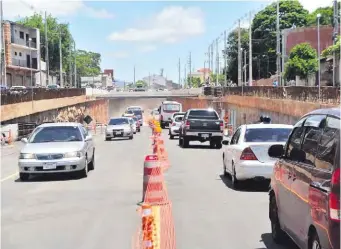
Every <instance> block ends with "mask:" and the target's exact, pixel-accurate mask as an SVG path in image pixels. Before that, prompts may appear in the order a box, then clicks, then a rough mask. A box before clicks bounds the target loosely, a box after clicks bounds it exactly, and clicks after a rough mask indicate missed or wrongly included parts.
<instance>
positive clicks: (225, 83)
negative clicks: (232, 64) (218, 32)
mask: <svg viewBox="0 0 341 249" xmlns="http://www.w3.org/2000/svg"><path fill="white" fill-rule="evenodd" d="M226 51H227V34H226V30H225V31H224V75H225V77H224V79H225V80H224V86H227V73H226V68H227V55H226Z"/></svg>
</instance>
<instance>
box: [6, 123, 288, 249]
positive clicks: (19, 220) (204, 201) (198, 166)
mask: <svg viewBox="0 0 341 249" xmlns="http://www.w3.org/2000/svg"><path fill="white" fill-rule="evenodd" d="M166 132H167V131H164V133H166ZM149 137H150V129H149V128H148V127H144V128H143V130H142V133H141V134H137V135H136V136H135V137H134V139H133V140H122V141H114V140H113V141H110V142H104V139H103V137H102V136H101V135H97V136H95V138H94V139H95V143H96V166H95V167H96V168H95V170H94V171H91V172H90V173H89V176H88V178H86V179H72V178H69V177H62V176H53V177H49V178H46V179H45V178H34V179H32V181H30V182H20V181H19V180H17V178H18V177H17V176H13V174H14V173H15V172H16V161H17V158H18V149H17V147H18V146H20V143H19V144H16V146H15V147H14V148H7V149H3V150H2V159H1V160H2V167H1V173H2V176H1V179H2V180H1V187H2V204H1V205H2V206H1V207H2V231H1V233H2V234H1V235H2V241H1V246H2V248H6V249H22V248H25V249H46V248H48V249H60V248H63V249H75V248H81V249H99V248H100V249H112V248H122V249H128V248H131V241H132V237H133V235H134V233H135V232H136V229H137V228H138V225H139V218H138V215H137V213H136V207H137V206H136V203H137V202H139V201H140V200H141V195H142V193H141V189H142V166H143V159H144V156H145V155H146V154H147V153H150V151H151V147H150V144H151V143H150V141H149ZM164 137H165V141H166V148H167V151H168V154H169V157H170V162H171V165H172V166H171V168H170V169H169V171H168V172H167V173H166V180H167V187H168V191H169V196H170V198H171V200H172V202H173V216H174V219H175V229H176V241H177V248H179V249H226V248H231V249H266V248H267V249H279V248H282V247H277V246H276V245H274V244H273V242H272V241H271V236H270V223H269V220H268V195H267V192H266V188H265V187H264V186H263V187H258V188H257V189H258V190H257V191H255V190H253V188H256V186H255V185H254V184H251V185H250V186H249V187H248V188H247V189H245V190H243V191H234V190H232V189H231V188H230V187H229V186H230V184H229V180H228V179H225V178H222V177H221V176H220V174H221V172H222V163H221V157H222V150H214V149H208V148H206V149H203V147H202V146H200V145H198V144H197V145H196V146H195V147H192V148H188V149H181V148H179V147H178V145H177V140H169V139H168V137H167V135H166V134H164ZM180 152H181V153H180Z"/></svg>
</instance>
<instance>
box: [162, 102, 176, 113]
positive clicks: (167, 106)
mask: <svg viewBox="0 0 341 249" xmlns="http://www.w3.org/2000/svg"><path fill="white" fill-rule="evenodd" d="M163 110H164V111H165V112H167V111H171V112H174V111H175V112H178V111H180V105H179V104H165V105H164V106H163Z"/></svg>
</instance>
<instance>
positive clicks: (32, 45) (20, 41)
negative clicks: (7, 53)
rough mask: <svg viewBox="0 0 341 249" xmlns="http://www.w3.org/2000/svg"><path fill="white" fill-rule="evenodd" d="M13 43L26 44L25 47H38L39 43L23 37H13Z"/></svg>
mask: <svg viewBox="0 0 341 249" xmlns="http://www.w3.org/2000/svg"><path fill="white" fill-rule="evenodd" d="M11 43H12V44H13V43H14V44H18V45H20V46H24V47H31V48H37V43H36V42H33V41H31V42H30V41H26V40H25V39H21V38H17V37H15V38H12V39H11Z"/></svg>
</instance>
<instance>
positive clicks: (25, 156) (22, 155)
mask: <svg viewBox="0 0 341 249" xmlns="http://www.w3.org/2000/svg"><path fill="white" fill-rule="evenodd" d="M35 158H36V157H35V155H34V154H32V153H20V156H19V159H35Z"/></svg>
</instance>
